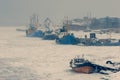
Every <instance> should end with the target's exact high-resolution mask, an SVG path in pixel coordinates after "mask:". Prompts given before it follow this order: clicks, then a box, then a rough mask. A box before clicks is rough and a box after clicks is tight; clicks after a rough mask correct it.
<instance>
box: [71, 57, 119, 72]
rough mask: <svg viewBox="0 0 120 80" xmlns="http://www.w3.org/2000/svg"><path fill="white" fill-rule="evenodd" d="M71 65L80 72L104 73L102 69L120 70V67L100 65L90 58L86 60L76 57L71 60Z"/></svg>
mask: <svg viewBox="0 0 120 80" xmlns="http://www.w3.org/2000/svg"><path fill="white" fill-rule="evenodd" d="M70 67H71V68H72V70H73V71H75V72H78V73H86V74H90V73H102V72H101V71H111V72H118V71H120V68H118V69H116V68H115V69H114V68H109V67H105V66H100V65H97V64H94V63H92V62H90V61H88V60H85V59H84V58H79V57H77V58H74V59H72V60H71V61H70Z"/></svg>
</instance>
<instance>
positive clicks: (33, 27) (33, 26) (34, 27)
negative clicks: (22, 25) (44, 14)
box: [26, 14, 44, 37]
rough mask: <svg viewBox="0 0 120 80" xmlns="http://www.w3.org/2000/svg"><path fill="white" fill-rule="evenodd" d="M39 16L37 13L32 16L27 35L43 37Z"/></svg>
mask: <svg viewBox="0 0 120 80" xmlns="http://www.w3.org/2000/svg"><path fill="white" fill-rule="evenodd" d="M38 28H39V23H38V16H36V15H35V14H34V15H33V16H32V17H31V18H30V24H29V27H28V29H27V30H26V36H27V37H42V36H43V35H44V33H43V31H42V30H39V29H38Z"/></svg>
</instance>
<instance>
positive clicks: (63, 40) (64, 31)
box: [56, 20, 79, 45]
mask: <svg viewBox="0 0 120 80" xmlns="http://www.w3.org/2000/svg"><path fill="white" fill-rule="evenodd" d="M68 31H69V24H68V20H66V21H65V22H63V27H62V28H61V29H60V32H59V36H58V38H57V39H56V43H57V44H66V45H67V44H72V45H75V44H78V43H79V39H78V38H76V37H75V36H74V33H70V32H68ZM61 35H62V36H61Z"/></svg>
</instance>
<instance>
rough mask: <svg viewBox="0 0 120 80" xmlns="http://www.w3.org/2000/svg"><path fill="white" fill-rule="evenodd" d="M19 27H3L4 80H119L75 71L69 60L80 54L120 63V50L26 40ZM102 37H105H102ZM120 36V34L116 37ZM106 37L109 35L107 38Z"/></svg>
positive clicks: (0, 63)
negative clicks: (17, 29) (72, 69)
mask: <svg viewBox="0 0 120 80" xmlns="http://www.w3.org/2000/svg"><path fill="white" fill-rule="evenodd" d="M16 28H18V27H0V36H1V37H0V80H116V79H117V80H118V79H120V77H119V75H120V73H119V72H118V73H112V74H110V75H103V74H97V73H95V74H80V73H75V72H73V71H71V68H70V67H69V61H70V60H71V59H72V58H74V57H75V56H76V55H80V56H81V55H82V54H84V57H85V58H87V59H89V60H91V61H93V62H94V63H97V64H101V65H105V61H106V60H114V61H118V62H119V61H120V56H119V55H120V54H119V52H120V47H119V46H117V47H87V46H76V45H57V44H56V43H55V41H46V40H41V39H40V38H28V37H25V32H21V31H16ZM77 35H79V34H77ZM100 36H101V35H100ZM114 36H115V37H117V36H118V37H119V36H120V35H119V34H114ZM103 37H105V35H103Z"/></svg>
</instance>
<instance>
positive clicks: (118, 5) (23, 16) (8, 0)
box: [0, 0, 120, 26]
mask: <svg viewBox="0 0 120 80" xmlns="http://www.w3.org/2000/svg"><path fill="white" fill-rule="evenodd" d="M88 12H91V16H93V17H105V16H116V17H120V0H0V25H10V26H11V25H27V24H28V23H29V17H30V16H31V15H32V14H33V13H37V14H38V15H39V18H40V20H41V21H43V20H44V18H45V17H50V18H51V19H52V20H53V21H56V22H57V20H60V19H63V17H64V16H68V17H70V18H76V17H79V18H82V17H83V16H86V15H87V13H88Z"/></svg>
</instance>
